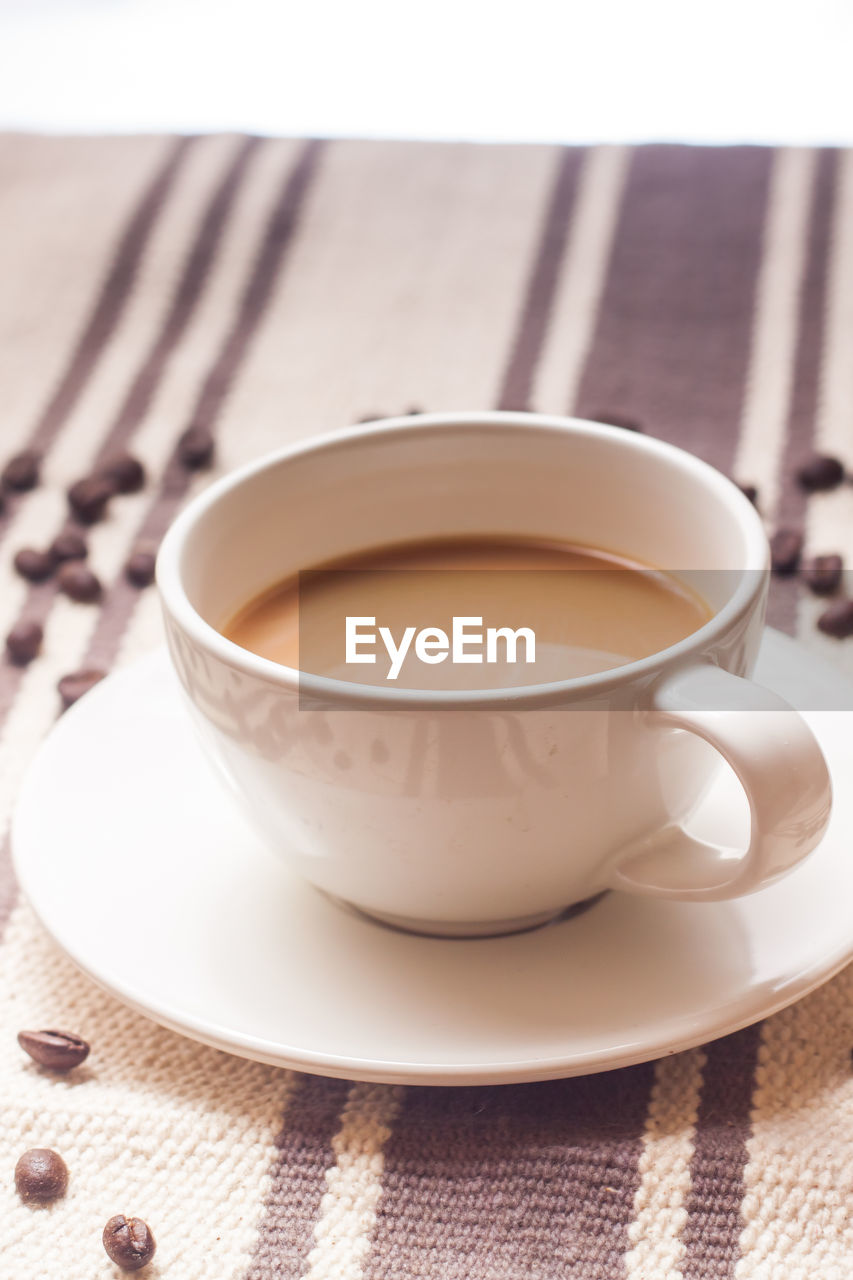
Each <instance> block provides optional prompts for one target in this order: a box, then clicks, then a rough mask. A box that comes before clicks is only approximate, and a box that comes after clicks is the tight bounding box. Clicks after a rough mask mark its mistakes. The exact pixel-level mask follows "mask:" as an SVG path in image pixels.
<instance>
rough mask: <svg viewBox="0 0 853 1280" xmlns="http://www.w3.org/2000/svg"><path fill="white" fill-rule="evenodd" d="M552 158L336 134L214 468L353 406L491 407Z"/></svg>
mask: <svg viewBox="0 0 853 1280" xmlns="http://www.w3.org/2000/svg"><path fill="white" fill-rule="evenodd" d="M553 164H554V150H553V147H523V148H512V147H504V146H495V147H482V146H481V147H477V146H467V145H460V146H454V147H447V146H444V145H440V144H432V143H417V144H402V143H395V142H363V143H362V142H346V143H341V144H337V143H333V144H332V145H331V146H330V147H329V149H328V151H327V152H326V154H325V156H324V159H323V164H322V167H321V170H320V172H319V173H318V175H317V178H316V182H315V184H314V186H313V188H312V191H311V193H310V195H309V197H308V200H307V205H306V212H305V219H306V223H305V233H304V234H303V235H301V236H300V238H299V241H298V242H297V243H296V244H295V245H294V248H293V251H292V252H291V254H290V257H289V259H288V263H287V269H286V271H285V272H284V273H283V276H282V280H281V282H280V284H279V287H278V289H277V291H276V294H275V296H274V297H273V299H272V303H271V306H270V309H269V312H268V314H267V316H266V317H265V320H264V324H263V327H262V330H261V332H260V333H259V334H258V338H257V340H256V342H255V343H254V345H253V348H252V351H251V353H250V356H249V360H248V362H247V367H246V370H245V373H244V375H243V377H242V378H241V380H240V384H239V386H238V387H237V388H236V389H235V392H234V394H233V395H232V397H231V398H230V401H229V403H228V404H227V405H226V406H225V411H224V416H223V436H224V442H223V446H222V457H223V460H224V463H225V464H226V465H227V466H232V465H236V464H238V463H240V462H242V461H245V460H246V459H248V458H251V457H255V456H257V455H258V454H259V453H261V452H263V451H264V450H267V449H271V448H273V447H274V446H275V445H277V444H280V443H286V442H287V441H291V440H296V439H299V438H301V437H305V436H310V435H313V434H315V433H317V432H319V431H327V430H331V429H332V428H335V427H342V426H346V425H348V424H349V423H351V422H352V421H353V420H354V419H355V418H356V417H357V416H359V415H360V414H365V413H371V412H374V411H379V412H385V413H402V412H405V411H406V409H407V408H408V407H409V406H410V405H412V404H419V405H421V406H422V407H425V408H428V409H458V408H483V407H484V406H488V405H489V403H490V401H491V398H492V396H493V394H494V387H495V380H496V377H497V374H498V371H499V370H500V368H501V365H502V362H503V360H504V359H505V357H506V353H507V351H508V350H509V349H510V344H511V342H512V338H513V327H514V325H515V322H516V310H517V306H518V299H519V298H520V297H521V296H523V291H524V286H525V273H526V271H527V264H528V262H529V260H530V256H531V253H530V244H529V242H530V239H531V238H532V237H533V236H535V234H536V230H537V228H538V225H539V220H540V217H541V211H542V209H543V207H544V206H545V204H546V202H547V197H548V189H549V184H550V183H551V181H552V179H553ZM519 228H521V229H523V230H522V232H521V233H520V231H519Z"/></svg>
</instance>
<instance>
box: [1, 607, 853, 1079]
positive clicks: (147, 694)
mask: <svg viewBox="0 0 853 1280" xmlns="http://www.w3.org/2000/svg"><path fill="white" fill-rule="evenodd" d="M758 675H759V678H760V679H761V680H762V682H763V683H765V684H768V685H771V686H772V687H774V688H776V689H778V690H779V691H780V692H783V693H784V694H785V695H786V696H787V697H789V698H791V697H793V698H795V699H796V701H797V705H798V706H800V707H804V706H812V707H816V706H822V707H831V706H833V705H841V703H842V702H843V703H844V705H846V706H847V707H849V706H851V705H853V702H851V694H853V690H851V688H850V686H849V684H847V683H846V682H845V681H844V680H843V679H842V678H841V677H840V676H838V675H837V674H836V672H835V671H834V670H833V669H832V668H830V667H829V666H827V665H826V664H823V663H821V662H819V661H816V660H815V659H813V658H812V657H811V656H810V655H809V654H806V653H805V652H804V651H803V650H802V649H800V648H799V647H798V646H797V645H795V644H794V643H793V642H792V641H790V640H788V639H786V638H785V637H783V636H781V635H778V634H776V633H772V632H770V633H768V635H767V637H766V640H765V644H764V648H763V650H762V655H761V662H760V667H759V673H758ZM807 718H808V719H809V720H810V723H811V724H812V726H813V728H814V729H815V731H816V732H817V734H818V736H819V737H820V740H821V743H822V745H823V748H824V751H825V753H826V755H827V758H828V760H829V764H830V768H831V770H832V773H833V775H834V777H835V780H836V795H835V809H834V813H833V818H832V822H831V825H830V829H829V832H828V834H827V836H826V837H825V839H824V841H823V843H822V845H821V846H820V848H819V849H818V850H817V851H816V852H815V853H814V854H813V855H812V856H811V858H810V859H809V860H808V862H807V863H806V864H805V865H804V866H803V867H801V868H800V869H799V870H797V871H795V872H794V873H793V874H792V875H790V876H789V877H788V878H787V879H786V880H784V881H782V882H781V883H780V884H778V885H776V886H774V887H773V888H771V889H767V890H764V891H763V892H762V893H759V894H755V895H753V896H752V897H751V898H747V899H741V900H740V901H738V902H733V903H720V904H703V905H686V904H682V903H669V902H660V901H655V900H653V899H650V898H646V899H643V898H632V897H628V896H626V895H623V894H617V893H611V894H609V895H607V896H606V897H604V898H603V899H602V900H600V901H599V902H598V903H597V904H596V905H595V906H593V907H591V908H590V909H589V910H588V911H587V912H585V913H584V914H581V915H579V916H577V917H576V918H575V919H571V920H564V921H562V922H560V923H557V924H553V925H550V926H547V927H545V928H542V929H539V930H536V931H533V932H530V933H525V934H516V935H514V936H512V937H504V938H488V939H476V940H457V939H437V938H424V937H414V936H411V935H407V934H402V933H398V932H396V931H395V930H392V929H388V928H385V927H382V926H380V925H377V924H375V923H372V922H370V921H368V920H367V919H364V918H362V917H361V916H359V915H357V914H356V913H354V912H350V911H347V910H346V909H345V908H342V907H340V906H337V905H335V904H334V903H332V902H331V901H329V900H328V899H326V898H325V897H323V896H322V895H321V894H320V893H318V892H316V891H315V890H313V889H312V888H310V887H309V886H307V885H306V884H303V883H302V882H301V881H298V880H296V879H294V878H293V877H292V876H291V875H290V874H289V873H288V872H286V871H285V869H284V868H283V867H281V866H279V864H278V862H277V861H276V860H275V858H274V857H273V856H272V855H271V854H269V853H268V852H267V851H266V850H265V849H264V848H263V847H262V846H261V845H260V844H259V842H258V840H257V839H256V838H255V836H254V835H252V834H251V833H250V831H249V830H248V829H247V827H246V826H245V825H244V822H243V819H242V818H241V817H240V816H239V814H238V813H237V812H236V811H234V810H233V809H232V806H231V801H230V800H229V799H228V797H227V796H226V795H225V794H223V793H222V791H221V789H220V784H219V783H218V781H217V779H216V777H215V775H214V773H213V772H212V770H211V769H210V767H209V766H208V764H207V762H206V761H205V760H204V759H203V758H202V756H201V754H200V752H199V749H198V748H197V746H196V742H195V739H194V736H193V730H192V727H191V725H190V723H189V720H188V718H187V714H186V711H185V709H184V706H183V704H182V702H181V700H180V697H179V693H178V689H177V685H176V681H175V679H174V677H173V676H172V674H171V670H170V668H169V665H168V660H167V658H166V655H165V653H163V652H159V653H156V654H153V655H152V656H150V657H149V658H146V659H145V660H144V661H143V662H141V663H139V664H138V665H137V666H135V667H133V668H131V669H129V670H127V671H124V672H122V673H120V674H118V675H116V676H112V677H110V678H109V679H107V680H105V681H104V682H103V683H102V684H100V685H99V686H98V687H97V688H95V689H94V690H93V691H92V692H91V693H89V694H87V695H86V697H85V698H84V699H83V700H82V701H81V702H80V703H78V704H77V706H75V707H74V708H72V710H71V711H69V712H68V713H66V715H65V716H63V718H62V719H61V720H60V721H59V722H58V724H57V725H56V727H55V729H54V730H53V732H52V733H51V735H50V737H49V738H48V740H47V741H46V742H45V744H44V746H43V747H42V749H41V751H40V753H39V755H38V757H37V759H36V761H35V763H34V764H33V766H32V769H31V771H30V773H29V775H28V778H27V781H26V784H25V786H24V788H23V791H22V794H21V797H20V802H19V806H18V811H17V815H16V820H15V826H14V856H15V865H16V868H17V872H18V876H19V879H20V882H21V885H22V887H23V890H24V892H25V894H26V895H27V897H28V898H29V900H30V902H31V903H32V905H33V907H34V908H35V910H36V912H37V913H38V915H39V917H40V918H41V920H42V922H43V923H44V925H45V926H46V928H47V929H48V930H49V931H50V933H51V934H52V935H53V936H54V938H55V939H56V941H57V942H58V943H59V945H60V946H61V947H63V948H64V950H65V951H66V952H67V953H68V955H69V956H70V957H71V958H72V960H74V961H75V962H76V963H77V964H78V965H79V966H80V968H82V969H83V970H84V971H85V972H86V973H88V974H89V975H90V976H91V977H92V978H94V980H95V981H96V982H98V983H100V985H101V986H102V987H105V988H106V989H107V990H108V991H110V992H112V993H113V994H114V995H116V996H118V997H119V999H121V1000H123V1001H125V1002H127V1003H128V1004H130V1005H132V1006H133V1007H135V1008H136V1009H138V1010H140V1011H142V1012H143V1013H145V1014H148V1015H149V1016H150V1017H152V1018H154V1019H156V1021H158V1022H161V1023H163V1024H164V1025H165V1026H168V1027H171V1028H173V1029H174V1030H176V1031H180V1032H184V1033H185V1034H186V1035H189V1036H193V1037H195V1038H196V1039H198V1040H202V1041H204V1042H205V1043H207V1044H211V1045H215V1046H216V1047H218V1048H221V1049H225V1050H228V1051H230V1052H232V1053H237V1054H242V1055H244V1056H246V1057H250V1058H257V1059H259V1060H261V1061H263V1062H269V1063H273V1064H276V1065H280V1066H284V1067H295V1068H299V1069H302V1070H306V1071H312V1072H317V1073H320V1074H322V1075H330V1076H344V1077H353V1078H357V1079H363V1080H380V1081H391V1082H399V1083H420V1084H474V1083H487V1082H510V1081H521V1080H537V1079H545V1078H549V1077H557V1076H568V1075H576V1074H583V1073H586V1072H591V1071H600V1070H603V1069H605V1068H610V1067H618V1066H625V1065H627V1064H630V1063H635V1062H640V1061H643V1060H646V1059H649V1058H654V1057H657V1056H659V1055H661V1054H663V1053H669V1052H674V1051H676V1050H679V1049H685V1048H688V1047H690V1046H692V1045H695V1044H699V1043H702V1042H703V1041H705V1040H708V1039H712V1038H713V1037H715V1036H720V1035H723V1034H725V1033H727V1032H729V1031H734V1030H736V1029H737V1028H739V1027H742V1026H745V1025H746V1024H747V1023H750V1022H754V1021H756V1020H757V1019H759V1018H761V1017H763V1016H764V1015H766V1014H769V1013H772V1012H774V1011H775V1010H777V1009H780V1008H782V1007H783V1006H784V1005H786V1004H790V1003H791V1001H793V1000H795V999H797V997H799V996H802V995H803V994H805V993H806V992H807V991H810V990H811V989H812V988H814V987H815V986H817V985H818V984H819V983H821V982H823V981H824V980H825V979H827V978H829V977H830V976H831V975H832V974H834V973H836V972H837V971H838V970H839V969H840V968H842V966H843V965H844V964H845V963H846V962H847V961H848V960H849V959H850V958H851V957H853V913H851V907H850V903H851V901H853V858H851V857H850V848H851V841H853V788H851V787H849V786H848V785H847V779H848V778H850V777H851V776H853V733H851V724H853V721H851V713H850V712H849V711H834V712H833V711H826V710H823V711H819V712H813V713H808V717H807ZM742 808H743V806H742V804H741V797H740V796H739V794H738V793H737V792H736V790H735V789H733V788H732V786H731V785H730V783H729V781H728V780H725V781H721V783H720V784H719V785H718V786H717V787H716V789H715V791H714V795H713V796H712V798H711V802H710V805H709V807H708V808H707V809H706V811H705V814H704V817H703V820H702V822H701V823H700V825H701V826H702V830H703V832H706V833H709V832H710V831H711V830H716V832H717V834H718V837H719V836H720V835H728V838H733V835H732V832H733V833H734V837H736V836H737V828H738V826H739V824H740V823H741V820H742V812H741V810H742ZM724 826H725V827H727V828H728V831H727V832H723V831H722V827H724Z"/></svg>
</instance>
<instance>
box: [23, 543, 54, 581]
mask: <svg viewBox="0 0 853 1280" xmlns="http://www.w3.org/2000/svg"><path fill="white" fill-rule="evenodd" d="M12 563H13V564H14V566H15V570H16V572H18V573H19V574H20V575H21V577H22V578H26V580H27V582H44V581H45V579H47V578H49V577H50V575H51V574H52V573H53V570H54V567H55V562H54V559H53V556H52V555H51V554H50V552H49V551H38V550H36V548H35V547H21V550H20V551H17V552H16V553H15V559H14V560H13V561H12Z"/></svg>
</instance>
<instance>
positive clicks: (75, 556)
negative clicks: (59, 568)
mask: <svg viewBox="0 0 853 1280" xmlns="http://www.w3.org/2000/svg"><path fill="white" fill-rule="evenodd" d="M50 554H51V555H52V556H53V558H54V560H56V561H57V562H60V561H62V560H85V559H86V556H87V555H88V554H89V548H88V547H87V546H86V539H85V538H84V537H83V535H82V533H78V532H77V530H76V529H66V530H65V532H64V533H58V534H57V535H56V537H55V538H54V540H53V542H52V543H51V544H50Z"/></svg>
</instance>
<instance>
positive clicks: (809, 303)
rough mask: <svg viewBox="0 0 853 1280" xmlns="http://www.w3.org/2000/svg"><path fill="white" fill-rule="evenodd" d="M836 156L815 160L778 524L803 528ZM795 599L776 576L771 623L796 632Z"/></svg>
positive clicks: (793, 589) (794, 588)
mask: <svg viewBox="0 0 853 1280" xmlns="http://www.w3.org/2000/svg"><path fill="white" fill-rule="evenodd" d="M838 155H839V153H838V152H837V151H834V150H824V151H821V152H820V153H819V155H818V161H817V172H816V174H815V183H814V195H813V201H812V210H811V220H810V223H809V237H808V246H807V254H806V267H805V274H804V278H803V288H802V293H801V295H800V311H799V323H798V339H797V350H796V356H795V359H794V376H793V381H792V388H791V406H790V412H789V416H788V425H787V433H786V439H785V451H784V454H783V459H782V474H781V482H780V492H779V506H778V510H777V515H776V522H777V526H783V525H793V526H797V527H801V526H802V525H803V522H804V520H805V514H806V497H805V495H804V494H803V492H802V490H801V489H800V488H799V487H798V485H797V484H796V481H795V480H794V472H795V470H796V467H797V464H798V463H799V462H801V461H802V460H803V458H804V456H805V455H806V454H808V453H809V451H810V448H811V444H812V440H813V438H814V431H815V421H816V418H817V407H818V395H819V390H820V366H821V356H822V352H823V339H824V326H825V323H826V315H827V282H828V276H829V259H830V247H831V246H830V240H831V234H832V206H833V199H834V194H835V186H836V180H837V174H838ZM799 598H800V585H799V583H798V582H797V580H796V579H795V578H789V579H784V578H774V579H773V585H772V590H771V593H770V601H769V604H768V608H767V621H768V622H769V623H770V624H771V626H774V627H781V628H782V630H784V631H789V632H793V631H795V630H796V623H797V604H798V601H799Z"/></svg>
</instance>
